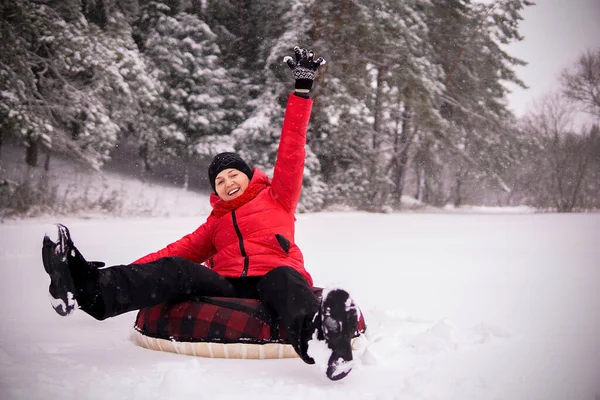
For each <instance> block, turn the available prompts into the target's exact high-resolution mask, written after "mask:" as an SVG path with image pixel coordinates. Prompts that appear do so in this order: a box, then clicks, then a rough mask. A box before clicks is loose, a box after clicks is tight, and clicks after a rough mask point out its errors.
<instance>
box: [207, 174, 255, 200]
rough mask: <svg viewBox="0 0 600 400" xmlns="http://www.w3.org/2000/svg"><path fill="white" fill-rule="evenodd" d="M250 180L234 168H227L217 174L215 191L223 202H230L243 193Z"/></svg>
mask: <svg viewBox="0 0 600 400" xmlns="http://www.w3.org/2000/svg"><path fill="white" fill-rule="evenodd" d="M249 183H250V179H248V176H247V175H246V174H244V173H243V172H240V171H239V170H237V169H235V168H227V169H224V170H223V171H221V172H219V174H218V175H217V177H216V178H215V190H216V191H217V195H219V197H220V198H221V200H223V201H230V200H233V199H235V198H236V197H239V196H241V195H242V193H244V191H245V190H246V188H247V187H248V184H249Z"/></svg>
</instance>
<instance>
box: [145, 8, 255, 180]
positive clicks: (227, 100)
mask: <svg viewBox="0 0 600 400" xmlns="http://www.w3.org/2000/svg"><path fill="white" fill-rule="evenodd" d="M216 40H217V36H216V35H215V34H214V32H212V30H211V29H210V28H209V26H208V25H207V24H206V23H204V22H203V21H201V20H200V19H199V18H198V17H197V16H195V15H190V14H187V13H183V12H182V13H179V14H176V15H175V16H169V15H166V14H164V13H158V14H157V15H156V21H155V23H154V28H153V29H152V30H151V31H150V33H149V34H148V37H147V39H146V41H145V44H144V48H145V55H146V56H148V57H149V59H150V60H151V61H152V63H153V64H154V65H155V66H156V68H157V69H158V78H159V80H160V81H161V82H162V84H163V90H162V93H161V98H162V99H161V103H162V105H161V110H160V117H161V119H162V120H163V124H162V126H161V128H160V130H159V132H158V138H159V139H158V140H157V142H158V143H160V146H158V147H157V148H155V149H153V151H155V152H157V153H160V152H166V153H167V154H166V155H167V156H171V157H175V156H176V157H181V158H182V159H183V160H184V165H185V166H186V168H187V166H188V164H189V161H190V159H191V157H193V156H194V155H202V156H209V155H210V154H211V153H212V150H213V149H214V148H215V146H216V147H218V146H219V141H220V140H222V137H223V136H226V135H228V134H229V133H230V132H231V130H232V129H233V127H235V126H236V125H237V124H238V123H239V122H240V121H241V120H242V118H243V117H244V113H243V111H242V110H243V108H241V107H240V108H238V107H237V106H238V105H239V98H238V95H239V87H240V86H239V82H238V81H237V80H236V79H235V75H232V74H230V73H229V71H227V70H226V69H225V68H223V67H222V66H221V65H220V56H221V52H220V49H219V47H218V45H217V43H216ZM187 174H188V171H187V169H186V177H187ZM186 182H187V179H186Z"/></svg>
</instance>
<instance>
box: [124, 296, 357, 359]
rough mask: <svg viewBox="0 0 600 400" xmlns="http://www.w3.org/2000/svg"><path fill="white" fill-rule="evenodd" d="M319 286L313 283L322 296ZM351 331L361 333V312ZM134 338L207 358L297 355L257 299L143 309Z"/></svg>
mask: <svg viewBox="0 0 600 400" xmlns="http://www.w3.org/2000/svg"><path fill="white" fill-rule="evenodd" d="M322 290H323V289H322V288H314V289H313V291H314V292H315V294H316V295H317V297H319V298H320V297H321V293H322ZM359 315H360V319H359V323H358V328H357V330H356V332H355V333H354V339H353V340H357V338H359V337H360V336H361V335H363V334H364V333H365V330H366V324H365V320H364V317H363V315H362V313H359ZM132 339H133V341H134V343H136V344H138V345H139V346H142V347H144V348H147V349H152V350H158V351H168V352H172V353H177V354H187V355H192V356H198V357H209V358H234V359H278V358H295V357H298V355H297V354H296V352H295V351H294V348H293V347H292V345H291V344H290V342H289V340H288V337H287V332H286V331H285V329H283V327H282V326H281V325H280V324H279V322H278V321H277V317H276V316H275V315H274V313H273V312H272V310H270V309H268V308H267V307H265V305H264V304H262V303H261V301H260V300H255V299H243V298H232V297H209V296H202V297H198V298H195V299H191V300H188V301H184V302H180V303H176V304H163V305H157V306H154V307H150V308H144V309H141V310H140V311H139V312H138V314H137V317H136V320H135V325H134V332H133V334H132Z"/></svg>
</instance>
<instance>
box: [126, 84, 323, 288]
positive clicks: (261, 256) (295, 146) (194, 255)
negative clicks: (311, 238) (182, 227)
mask: <svg viewBox="0 0 600 400" xmlns="http://www.w3.org/2000/svg"><path fill="white" fill-rule="evenodd" d="M311 109H312V100H310V99H307V98H303V97H299V96H296V95H294V94H292V95H290V96H289V98H288V104H287V108H286V112H285V118H284V120H283V128H282V131H281V139H280V142H279V150H278V152H277V161H276V162H275V170H274V172H273V180H271V181H270V180H269V178H268V177H267V175H266V174H265V173H264V172H262V171H261V170H258V169H254V175H253V176H252V180H251V181H250V184H249V185H248V188H247V189H246V191H245V192H244V193H243V194H242V195H241V196H240V197H238V198H236V199H234V200H232V201H229V202H225V201H223V200H221V199H220V198H219V197H218V196H217V195H216V194H214V193H213V194H211V198H210V202H211V205H212V206H213V210H212V212H211V214H210V215H209V216H208V218H207V220H206V222H205V223H204V224H202V225H201V226H200V227H199V228H198V229H196V230H195V231H194V232H192V233H190V234H189V235H186V236H184V237H183V238H181V239H179V240H177V241H176V242H174V243H171V244H169V245H168V246H166V247H165V248H164V249H162V250H159V251H157V252H155V253H151V254H148V255H147V256H145V257H142V258H140V259H139V260H137V261H135V262H134V263H135V264H142V263H147V262H151V261H154V260H156V259H159V258H162V257H173V256H176V257H183V258H186V259H189V260H191V261H194V262H197V263H203V262H205V261H207V260H210V261H209V262H208V264H209V265H208V266H209V267H210V268H212V269H213V270H214V271H215V272H218V273H219V274H221V275H223V276H226V277H230V278H240V277H245V276H262V275H264V274H266V273H267V272H269V271H270V270H272V269H273V268H276V267H279V266H284V265H285V266H289V267H292V268H294V269H296V270H297V271H298V272H300V273H301V274H302V275H303V276H304V277H305V278H306V280H307V281H308V283H309V284H310V285H311V286H312V285H313V281H312V278H311V276H310V274H309V273H308V272H307V271H306V270H305V269H304V258H303V256H302V253H301V252H300V249H299V248H298V246H296V243H295V239H294V223H295V221H296V218H295V217H294V213H295V211H296V206H297V205H298V200H299V199H300V192H301V189H302V175H303V172H304V159H305V150H304V146H305V144H306V129H307V126H308V121H309V119H310V112H311ZM199 268H200V267H199Z"/></svg>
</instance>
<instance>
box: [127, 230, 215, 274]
mask: <svg viewBox="0 0 600 400" xmlns="http://www.w3.org/2000/svg"><path fill="white" fill-rule="evenodd" d="M216 251H217V250H216V249H215V247H214V246H213V244H212V235H211V227H210V225H209V224H208V223H204V224H202V225H201V226H200V227H199V228H198V229H196V230H195V231H194V232H192V233H190V234H188V235H185V236H184V237H182V238H181V239H179V240H177V241H175V242H173V243H171V244H169V245H167V246H166V247H165V248H163V249H161V250H158V251H156V252H154V253H150V254H148V255H146V256H144V257H142V258H140V259H138V260H136V261H134V262H133V263H132V264H144V263H149V262H152V261H155V260H158V259H159V258H163V257H182V258H186V259H188V260H190V261H194V262H197V263H202V262H204V261H206V260H207V259H208V258H210V257H211V256H213V255H214V254H215V253H216Z"/></svg>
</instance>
